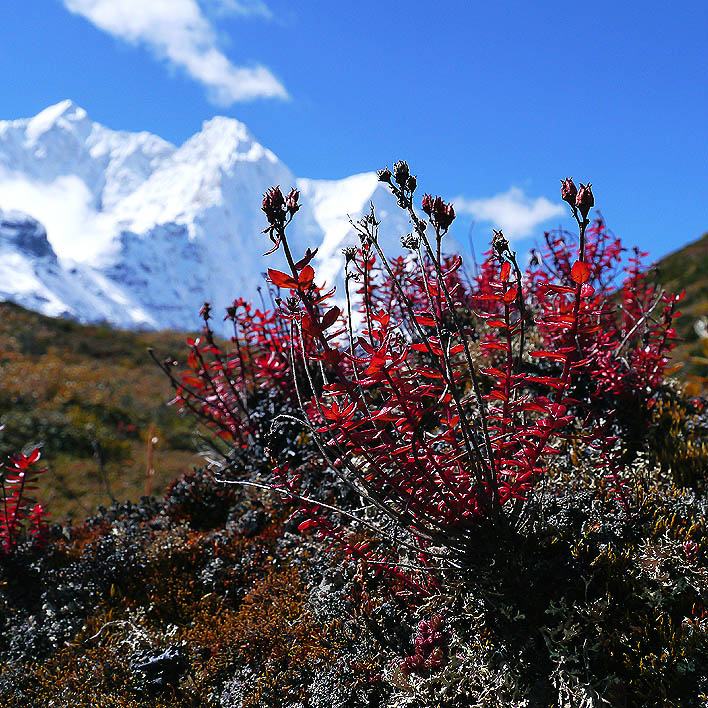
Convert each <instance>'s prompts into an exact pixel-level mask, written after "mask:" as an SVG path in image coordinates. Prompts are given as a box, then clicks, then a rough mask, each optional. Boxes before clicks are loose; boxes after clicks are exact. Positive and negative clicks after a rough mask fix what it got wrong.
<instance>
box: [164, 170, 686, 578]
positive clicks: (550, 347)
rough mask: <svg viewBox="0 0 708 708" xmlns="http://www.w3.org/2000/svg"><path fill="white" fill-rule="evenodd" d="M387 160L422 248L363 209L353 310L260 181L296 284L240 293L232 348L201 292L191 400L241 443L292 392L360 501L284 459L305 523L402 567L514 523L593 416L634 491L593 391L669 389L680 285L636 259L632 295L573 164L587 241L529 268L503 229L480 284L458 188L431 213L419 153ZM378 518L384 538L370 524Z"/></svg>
mask: <svg viewBox="0 0 708 708" xmlns="http://www.w3.org/2000/svg"><path fill="white" fill-rule="evenodd" d="M379 177H380V179H381V181H382V182H384V183H386V184H388V186H389V188H390V190H391V192H392V193H393V195H394V196H395V197H396V199H397V201H398V204H399V206H400V207H401V208H402V209H404V210H405V211H406V212H407V214H408V216H409V219H410V223H411V225H412V232H411V233H410V234H408V235H407V236H405V237H403V239H402V243H403V245H404V247H405V248H406V249H408V251H409V255H408V256H406V257H399V258H396V259H393V260H388V259H387V257H386V255H385V254H384V253H383V252H382V250H381V247H380V245H379V241H378V226H379V223H378V222H377V220H376V216H375V213H374V210H373V207H372V209H371V212H370V213H369V214H368V215H366V216H365V217H364V218H363V219H361V220H360V221H358V222H356V223H353V227H354V229H355V230H356V232H357V233H358V235H359V238H360V242H361V246H360V248H358V249H346V250H345V256H346V264H345V278H344V280H345V292H344V295H345V297H346V304H347V311H346V312H342V310H341V309H340V307H339V306H337V305H335V304H333V302H332V297H333V294H334V291H333V290H332V291H328V292H325V291H324V290H323V288H322V285H321V284H320V283H318V281H317V273H316V271H315V270H314V268H313V266H312V265H311V264H312V262H313V259H314V256H315V253H316V252H311V251H309V250H308V251H307V253H305V254H304V255H303V256H302V257H301V258H299V257H298V256H297V255H296V254H293V253H292V252H291V249H290V244H289V242H288V238H287V227H288V225H289V223H290V222H291V220H292V219H293V217H294V216H295V214H296V212H297V211H298V209H299V204H298V200H299V194H298V192H297V191H295V190H291V191H290V193H289V194H288V195H287V197H285V196H284V195H283V194H282V192H281V191H280V189H279V188H278V187H274V188H272V189H271V190H269V191H268V192H267V193H266V195H265V197H264V199H263V211H264V212H265V214H266V217H267V220H268V227H267V228H266V229H265V233H267V234H268V235H269V237H270V239H271V241H272V243H273V248H272V249H271V251H269V253H274V252H275V251H278V250H280V251H282V253H283V255H284V258H285V263H286V269H285V270H277V269H274V268H273V269H269V270H268V279H269V282H270V283H271V284H272V285H273V286H274V287H275V288H277V289H278V290H279V291H280V293H281V296H280V297H276V298H274V300H273V307H272V309H267V308H266V307H265V305H264V306H263V309H262V310H260V309H257V310H255V311H254V310H252V308H251V306H250V305H247V304H245V303H244V302H243V301H237V302H236V303H234V306H233V307H231V308H229V309H228V310H227V318H228V319H230V320H232V322H233V323H234V328H235V331H234V337H233V339H232V342H233V344H234V350H233V351H232V352H230V353H228V354H226V353H225V352H224V351H223V350H222V348H221V347H220V346H218V345H217V344H216V343H215V340H214V336H213V334H212V332H211V330H210V328H209V324H208V320H209V317H210V311H209V308H208V306H205V309H204V310H203V311H202V316H203V318H204V321H205V329H204V337H203V338H202V339H200V340H196V341H191V340H190V342H189V345H190V348H191V354H190V357H189V362H188V363H189V370H188V371H186V372H184V373H182V374H181V375H180V377H174V378H173V380H174V382H175V386H176V389H177V400H178V402H179V404H180V405H181V406H182V408H184V409H187V410H189V411H191V412H192V413H194V414H196V415H197V416H199V417H200V418H201V419H202V420H205V421H206V422H207V423H208V425H209V426H210V427H212V428H213V429H214V431H215V432H216V434H217V435H218V436H219V437H220V438H222V439H223V440H226V441H228V442H229V443H230V444H232V445H234V446H236V447H241V448H244V449H247V448H248V446H249V445H250V444H252V442H253V440H254V438H255V437H258V436H259V435H261V436H262V435H263V430H262V429H259V428H257V427H256V426H254V425H253V424H252V421H251V410H250V407H249V401H250V400H252V397H253V396H254V395H256V394H257V393H258V392H259V391H262V390H263V389H271V390H275V391H277V394H278V396H279V397H280V400H281V401H282V402H283V406H284V407H285V408H287V407H288V406H295V405H296V406H297V408H298V409H299V411H300V413H299V416H300V419H301V422H302V425H303V426H304V428H305V430H307V431H308V433H309V438H310V440H311V441H313V442H314V444H315V445H316V447H317V449H318V451H319V454H320V456H321V458H322V459H323V462H324V463H325V465H326V467H325V468H324V469H327V470H328V471H330V472H331V473H332V474H334V475H335V476H336V477H337V478H338V479H339V480H340V481H341V482H342V483H343V484H345V485H346V486H348V487H349V488H350V489H351V490H353V492H355V493H356V495H358V496H359V497H360V498H361V499H362V500H363V504H364V507H363V508H362V509H359V510H357V511H351V510H337V509H334V508H332V507H329V506H328V505H327V504H324V503H323V502H322V501H321V500H314V499H311V498H309V497H306V496H305V495H304V494H303V493H302V492H301V491H300V487H299V481H300V472H299V470H298V468H297V465H293V464H278V463H274V464H275V465H276V466H275V470H274V480H275V481H273V479H271V480H270V482H268V483H267V484H266V485H265V486H266V487H269V488H277V489H279V490H280V491H281V492H282V493H283V494H284V495H285V496H287V497H289V498H292V499H297V500H299V502H300V509H299V511H300V513H302V514H303V515H304V516H305V519H304V520H303V521H302V523H301V524H300V528H301V529H302V530H305V529H309V528H312V529H316V530H317V531H318V533H319V534H320V535H321V536H322V537H327V538H329V539H330V540H331V541H332V543H334V544H337V545H338V546H339V547H340V548H342V549H344V550H345V551H346V552H347V553H348V554H349V555H350V556H352V557H354V558H357V559H359V560H360V561H363V562H366V563H368V564H371V565H374V566H378V567H383V568H387V569H388V570H393V571H394V572H395V573H396V574H397V575H398V576H399V577H400V578H403V579H405V578H404V576H403V574H402V573H401V572H400V571H401V569H402V568H404V567H405V566H412V567H415V568H418V569H425V568H427V567H429V565H430V563H432V562H435V561H436V560H440V559H445V560H446V561H447V562H452V563H459V562H460V561H463V560H464V558H465V557H466V556H468V554H470V553H472V552H474V549H475V543H476V539H477V538H478V535H479V533H480V531H481V530H482V529H485V528H486V529H489V528H492V529H495V531H496V532H497V533H498V532H500V531H501V532H507V531H512V530H513V529H515V528H518V526H519V524H520V523H521V519H522V511H523V509H524V506H525V505H524V502H525V501H526V500H527V498H528V496H529V494H530V493H531V491H532V489H533V487H534V485H535V484H536V482H537V481H538V480H539V479H540V478H541V477H542V476H543V474H544V472H545V471H546V468H547V466H548V462H549V460H550V459H552V458H553V457H554V456H557V455H559V454H560V452H561V447H562V444H563V442H564V440H565V439H566V438H567V437H568V436H569V435H570V434H572V435H573V436H575V437H576V438H577V437H578V433H579V431H581V430H582V436H581V438H580V439H581V440H582V441H584V443H585V444H587V445H589V446H591V447H595V448H597V449H598V450H600V451H601V452H602V453H603V455H602V459H603V464H604V465H605V467H606V473H607V474H608V475H609V476H610V477H611V478H612V479H613V480H614V482H615V487H616V489H617V491H618V492H619V493H620V494H622V493H623V490H622V485H621V481H620V465H619V461H618V458H617V457H616V455H615V454H614V448H615V447H616V445H615V443H616V435H615V434H614V433H615V431H614V430H613V429H612V425H613V419H612V412H611V408H608V406H606V405H605V406H604V407H598V406H596V405H595V403H596V402H597V400H598V398H599V397H600V396H604V397H607V396H611V397H614V398H613V400H615V401H618V400H619V399H620V398H621V397H622V396H627V395H631V396H639V397H641V398H642V400H646V399H647V398H648V397H649V396H650V394H651V392H652V391H654V390H656V387H657V386H658V384H659V383H660V381H661V378H662V376H663V374H664V369H665V366H666V358H665V353H666V351H667V350H668V349H670V348H671V346H672V345H673V342H674V340H675V334H674V332H673V329H672V328H671V320H672V319H673V317H675V316H676V314H677V313H676V312H675V311H674V310H675V303H676V302H677V301H678V298H673V297H668V296H666V295H665V294H663V293H659V292H658V291H657V290H656V288H655V286H653V285H652V284H651V283H650V281H649V278H648V275H647V273H646V271H645V270H643V269H642V268H641V266H640V263H639V261H638V258H635V259H633V260H632V261H631V262H630V263H631V265H630V268H629V270H628V273H627V281H626V282H625V285H624V286H623V287H622V288H621V290H620V295H621V302H620V303H619V310H618V308H617V306H616V304H615V302H614V298H615V297H616V296H615V293H614V288H613V282H614V278H615V276H616V275H617V272H618V270H619V268H620V265H621V264H620V256H621V251H622V248H621V245H620V243H619V241H618V240H616V239H614V238H613V237H612V236H611V235H610V234H609V233H608V232H607V230H606V229H605V227H604V224H603V223H602V222H601V221H596V222H595V223H594V224H592V225H591V223H590V221H589V220H588V218H587V217H588V213H589V211H590V208H591V207H592V206H593V205H594V197H593V194H592V190H591V186H590V185H589V184H588V185H581V186H580V189H576V188H575V185H574V184H573V183H572V180H569V179H568V180H565V181H564V182H563V188H562V198H563V199H564V200H565V201H567V202H568V203H569V204H570V207H571V211H572V214H573V217H574V218H575V220H576V222H577V224H578V238H577V242H572V241H571V239H570V237H569V236H568V235H566V234H559V235H554V236H551V235H547V236H546V245H545V248H544V250H543V253H542V254H540V256H539V254H536V255H535V256H534V258H533V259H532V261H531V264H530V265H529V267H528V268H527V270H526V272H525V273H523V272H522V270H521V268H520V266H519V264H518V262H517V259H516V255H515V253H513V252H512V251H511V250H510V248H509V244H508V242H507V241H506V239H505V238H504V236H503V234H502V233H501V232H495V237H494V239H493V242H492V250H491V251H490V253H489V256H488V259H487V261H485V263H484V264H483V265H482V268H481V272H480V275H479V277H478V279H477V280H476V282H470V281H469V280H467V279H466V278H465V277H464V275H463V274H462V270H461V266H462V259H461V258H460V257H459V256H454V257H450V256H444V255H443V254H442V240H443V238H444V236H445V234H446V233H447V231H448V229H449V228H450V225H451V224H452V222H453V220H454V218H455V212H454V209H453V207H452V205H450V204H447V203H445V202H444V201H443V200H442V199H441V198H440V197H435V198H433V197H431V196H430V195H425V196H424V197H423V199H422V212H423V213H424V214H425V215H426V216H427V217H428V219H427V220H426V219H424V218H423V217H422V216H421V214H419V212H418V211H417V210H416V208H415V206H414V201H413V200H414V193H415V190H416V186H417V185H416V179H415V177H414V176H412V175H411V174H410V170H409V168H408V165H407V164H406V163H404V162H399V163H396V164H395V165H394V168H393V170H392V171H390V170H382V171H381V172H380V173H379ZM352 282H358V284H359V285H358V287H356V291H355V293H352V292H351V289H352V288H351V283H352ZM284 293H287V295H285V296H283V295H284ZM354 300H356V302H357V303H358V307H359V311H360V312H359V313H355V312H354V311H353V310H354V307H355V304H354V302H353V301H354ZM659 306H661V307H662V308H663V311H662V312H661V313H660V314H659V315H658V316H657V313H656V308H657V307H659ZM358 322H360V323H361V324H357V323H358ZM166 368H167V367H166ZM581 384H584V388H583V386H582V385H581ZM590 384H591V386H590ZM593 406H595V407H593ZM283 417H285V418H288V419H290V420H291V419H292V418H293V415H292V412H291V411H290V410H286V411H285V413H284V416H283ZM583 421H585V422H586V423H587V422H589V423H591V424H590V425H585V427H584V428H583V425H582V423H583ZM244 483H252V482H246V481H244ZM625 503H628V502H627V500H626V498H625ZM335 512H338V513H339V516H337V515H336V513H335ZM334 518H340V519H341V518H347V519H349V520H350V521H351V522H352V524H353V526H350V525H349V524H346V525H342V523H341V522H336V521H334V520H333V519H334ZM352 528H355V529H357V531H358V535H357V534H353V532H352V531H351V529H352ZM367 531H374V532H375V534H376V536H377V537H378V539H380V540H381V539H382V540H383V541H384V544H383V545H379V544H377V543H376V542H373V543H372V539H370V538H366V539H362V537H361V534H362V533H365V534H366V532H367ZM386 541H388V543H387V544H386V543H385V542H386ZM401 559H405V561H406V562H405V563H404V562H403V561H402V560H401Z"/></svg>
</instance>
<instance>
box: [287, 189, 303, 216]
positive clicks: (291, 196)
mask: <svg viewBox="0 0 708 708" xmlns="http://www.w3.org/2000/svg"><path fill="white" fill-rule="evenodd" d="M298 199H300V192H298V190H297V189H295V188H293V189H291V190H290V192H288V196H287V198H286V200H285V208H286V209H287V210H288V214H290V216H293V215H294V214H295V212H296V211H297V210H298V209H299V208H300V205H299V204H298V203H297V201H298Z"/></svg>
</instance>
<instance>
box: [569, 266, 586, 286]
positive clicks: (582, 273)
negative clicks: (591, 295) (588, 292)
mask: <svg viewBox="0 0 708 708" xmlns="http://www.w3.org/2000/svg"><path fill="white" fill-rule="evenodd" d="M570 277H571V278H572V279H573V280H574V281H575V282H576V283H587V281H588V279H589V278H590V268H588V265H587V263H583V261H575V263H574V264H573V268H572V270H571V271H570Z"/></svg>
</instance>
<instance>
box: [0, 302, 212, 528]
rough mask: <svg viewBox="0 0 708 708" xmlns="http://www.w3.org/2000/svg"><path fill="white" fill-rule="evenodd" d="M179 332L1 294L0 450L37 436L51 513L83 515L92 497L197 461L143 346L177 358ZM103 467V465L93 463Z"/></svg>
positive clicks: (134, 493) (160, 479) (103, 497)
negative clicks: (65, 313)
mask: <svg viewBox="0 0 708 708" xmlns="http://www.w3.org/2000/svg"><path fill="white" fill-rule="evenodd" d="M184 338H185V335H182V334H178V333H175V332H153V333H135V332H126V331H121V330H116V329H112V328H110V327H107V326H94V325H90V326H87V325H80V324H78V323H76V322H72V321H70V320H67V319H61V318H59V319H54V318H51V317H46V316H44V315H40V314H37V313H35V312H30V311H28V310H25V309H24V308H22V307H20V306H18V305H15V304H12V303H0V382H2V385H1V386H0V425H4V426H5V428H4V430H3V431H2V432H0V457H1V458H2V459H5V458H6V457H7V455H9V454H11V453H14V452H17V451H19V450H21V449H22V448H23V447H24V446H26V445H39V444H41V445H43V453H44V459H45V461H46V464H47V465H48V467H49V472H48V473H47V474H46V475H45V476H44V478H43V481H42V490H41V501H43V502H44V503H46V504H47V505H48V507H49V509H50V512H51V514H52V518H53V519H55V520H61V519H62V518H63V517H64V516H66V515H69V516H74V517H77V518H83V517H84V516H86V515H87V514H91V513H93V512H94V511H95V508H96V506H97V505H99V504H104V505H106V504H110V501H111V500H110V495H109V490H110V493H111V494H112V495H113V496H114V497H116V498H117V499H120V500H121V501H122V500H125V499H131V500H133V501H137V500H138V499H139V498H140V496H141V495H142V494H143V493H144V492H145V489H146V487H145V484H146V482H145V478H146V465H147V460H146V453H147V440H148V437H151V438H156V439H157V442H156V443H155V445H154V452H153V466H154V469H155V475H154V478H153V479H152V482H151V487H152V490H153V491H154V492H157V493H161V492H162V489H163V488H164V486H165V484H166V483H167V482H168V481H169V480H171V479H172V478H173V477H175V476H176V475H178V474H180V473H182V472H185V471H188V470H189V469H191V467H192V466H193V465H194V464H196V463H197V462H198V457H197V456H196V455H195V452H194V450H195V443H194V440H193V438H192V430H193V427H194V426H193V424H192V422H191V421H185V420H183V419H182V418H180V417H179V416H178V415H177V413H176V412H175V410H174V409H173V408H171V407H169V406H167V405H166V403H167V402H168V401H169V400H170V398H171V397H172V393H171V389H170V385H169V383H168V381H167V380H166V378H165V376H164V374H163V373H162V372H161V371H160V370H159V369H158V367H157V366H156V365H155V364H154V363H153V362H152V360H151V359H150V357H149V356H148V353H147V348H148V347H153V348H154V349H155V351H156V352H159V353H160V354H162V355H167V354H168V353H170V354H174V356H175V357H176V358H177V359H183V357H182V353H183V352H184ZM102 468H103V469H102Z"/></svg>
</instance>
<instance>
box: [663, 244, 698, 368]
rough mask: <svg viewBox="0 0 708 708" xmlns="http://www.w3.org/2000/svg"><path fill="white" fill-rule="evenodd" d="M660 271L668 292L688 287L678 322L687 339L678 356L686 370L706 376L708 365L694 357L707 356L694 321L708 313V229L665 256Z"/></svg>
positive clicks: (680, 331) (682, 333)
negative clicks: (692, 240)
mask: <svg viewBox="0 0 708 708" xmlns="http://www.w3.org/2000/svg"><path fill="white" fill-rule="evenodd" d="M657 275H658V278H659V281H660V282H661V283H662V285H663V286H664V288H665V289H666V290H667V292H681V290H685V291H686V296H685V298H684V300H683V302H682V303H681V312H682V313H683V316H682V317H680V318H679V319H678V321H677V324H676V329H677V331H678V333H679V334H680V335H681V336H682V337H683V338H684V339H685V341H684V342H683V343H682V344H681V345H680V346H679V347H678V348H677V350H676V354H675V355H674V358H675V359H676V360H677V361H686V365H685V366H684V373H685V374H694V375H702V376H706V375H708V366H706V365H705V364H703V363H702V362H700V361H698V362H697V361H695V360H693V361H691V358H695V357H704V356H705V352H704V348H703V344H702V342H701V341H700V340H699V337H698V334H697V333H696V331H695V329H694V325H695V323H696V321H697V320H699V319H700V318H701V317H705V316H706V315H708V233H705V234H704V235H703V236H702V237H701V238H699V239H698V240H697V241H694V242H693V243H689V244H688V246H684V247H683V248H681V249H679V250H678V251H675V252H674V253H671V254H669V255H668V256H665V257H664V258H662V259H661V260H660V261H659V262H658V263H657Z"/></svg>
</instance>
